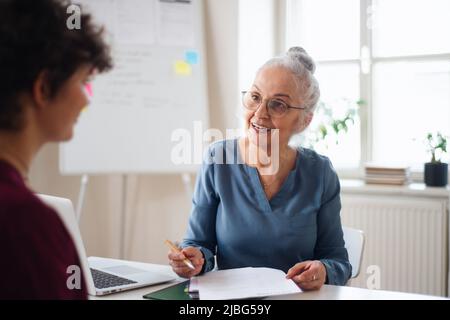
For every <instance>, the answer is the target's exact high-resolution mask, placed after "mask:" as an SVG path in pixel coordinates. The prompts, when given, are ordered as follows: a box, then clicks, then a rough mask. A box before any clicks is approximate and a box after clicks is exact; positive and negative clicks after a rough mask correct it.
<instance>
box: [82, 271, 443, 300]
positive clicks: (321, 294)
mask: <svg viewBox="0 0 450 320" xmlns="http://www.w3.org/2000/svg"><path fill="white" fill-rule="evenodd" d="M141 267H142V268H144V269H147V270H153V271H157V272H160V273H161V272H164V273H168V274H173V272H172V269H171V267H170V266H165V265H158V264H147V263H142V264H141ZM185 280H186V279H181V278H179V279H178V280H174V281H172V282H169V283H165V284H161V285H154V286H149V287H144V288H139V289H134V290H130V291H124V292H119V293H114V294H110V295H106V296H101V297H93V296H90V297H89V298H90V299H92V300H143V299H144V298H143V297H142V296H143V295H145V294H147V293H150V292H153V291H156V290H159V289H162V288H165V287H168V286H171V285H173V284H174V283H177V282H181V281H185ZM270 299H271V300H435V299H438V300H440V299H444V298H442V297H435V296H428V295H420V294H411V293H403V292H394V291H383V290H368V289H361V288H352V287H341V286H331V285H324V286H323V287H322V288H321V289H320V290H316V291H309V292H301V293H297V294H292V295H283V296H275V297H271V298H270Z"/></svg>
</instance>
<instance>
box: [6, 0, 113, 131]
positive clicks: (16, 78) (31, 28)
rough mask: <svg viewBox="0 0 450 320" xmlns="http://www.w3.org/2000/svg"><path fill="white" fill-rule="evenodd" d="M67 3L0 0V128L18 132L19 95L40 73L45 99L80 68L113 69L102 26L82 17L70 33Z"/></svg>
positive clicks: (66, 0) (46, 0)
mask: <svg viewBox="0 0 450 320" xmlns="http://www.w3.org/2000/svg"><path fill="white" fill-rule="evenodd" d="M71 4H72V3H71V2H70V1H69V0H0V130H9V131H12V130H14V131H16V130H20V129H21V127H22V125H23V123H22V116H21V115H22V113H23V112H22V111H23V106H22V105H21V104H20V102H19V97H20V95H21V94H23V93H29V92H31V90H32V88H33V85H34V83H35V81H36V79H37V78H38V76H39V75H40V74H41V73H42V72H45V74H46V81H47V84H48V87H49V90H50V92H49V94H50V97H54V96H55V95H56V94H57V92H58V90H59V89H60V88H61V87H62V85H63V84H64V82H65V81H66V80H68V79H69V78H70V77H71V76H72V75H73V74H74V73H75V72H76V71H77V70H78V68H79V67H81V66H82V65H84V64H90V65H92V67H93V69H95V70H96V71H97V72H99V73H101V72H104V71H107V70H109V69H111V68H112V60H111V56H110V49H109V46H108V45H107V44H106V43H105V41H104V39H103V28H100V27H97V26H96V25H95V24H94V23H93V21H92V17H91V15H89V14H86V13H84V12H83V13H82V14H81V17H80V21H81V28H80V29H73V30H70V29H69V28H68V27H67V19H68V18H69V17H70V15H69V14H68V13H67V8H68V6H70V5H71Z"/></svg>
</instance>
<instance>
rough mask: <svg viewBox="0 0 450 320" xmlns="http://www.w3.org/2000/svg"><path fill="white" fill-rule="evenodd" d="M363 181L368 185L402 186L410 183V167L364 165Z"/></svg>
mask: <svg viewBox="0 0 450 320" xmlns="http://www.w3.org/2000/svg"><path fill="white" fill-rule="evenodd" d="M365 172H366V174H365V181H366V183H368V184H389V185H404V184H408V183H410V181H411V172H410V167H408V166H386V165H376V164H366V166H365Z"/></svg>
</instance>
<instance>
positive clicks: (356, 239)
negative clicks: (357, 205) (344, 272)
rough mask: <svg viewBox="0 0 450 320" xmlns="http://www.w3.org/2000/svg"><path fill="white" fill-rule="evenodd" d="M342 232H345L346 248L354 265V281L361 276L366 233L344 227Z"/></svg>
mask: <svg viewBox="0 0 450 320" xmlns="http://www.w3.org/2000/svg"><path fill="white" fill-rule="evenodd" d="M342 230H343V231H344V241H345V248H346V249H347V252H348V258H349V260H350V264H351V265H352V276H351V279H353V278H356V277H357V276H358V275H359V272H360V269H361V262H362V257H363V252H364V232H362V231H361V230H358V229H353V228H349V227H342ZM348 284H349V283H348Z"/></svg>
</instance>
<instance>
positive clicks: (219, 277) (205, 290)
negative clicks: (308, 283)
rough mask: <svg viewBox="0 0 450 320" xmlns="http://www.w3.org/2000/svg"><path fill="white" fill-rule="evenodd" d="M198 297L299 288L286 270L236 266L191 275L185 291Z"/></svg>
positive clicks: (286, 291)
mask: <svg viewBox="0 0 450 320" xmlns="http://www.w3.org/2000/svg"><path fill="white" fill-rule="evenodd" d="M196 291H198V295H199V298H200V299H202V300H229V299H245V298H258V297H259V298H260V297H267V296H274V295H281V294H291V293H299V292H301V291H302V290H301V289H300V288H299V287H298V286H297V285H296V284H295V282H294V281H292V280H290V279H286V274H285V273H284V272H283V271H281V270H277V269H272V268H251V267H249V268H238V269H229V270H220V271H212V272H209V273H206V274H204V275H202V276H197V277H194V278H192V279H191V286H190V287H189V292H191V293H192V292H196Z"/></svg>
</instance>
